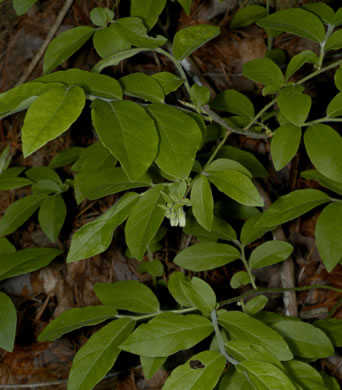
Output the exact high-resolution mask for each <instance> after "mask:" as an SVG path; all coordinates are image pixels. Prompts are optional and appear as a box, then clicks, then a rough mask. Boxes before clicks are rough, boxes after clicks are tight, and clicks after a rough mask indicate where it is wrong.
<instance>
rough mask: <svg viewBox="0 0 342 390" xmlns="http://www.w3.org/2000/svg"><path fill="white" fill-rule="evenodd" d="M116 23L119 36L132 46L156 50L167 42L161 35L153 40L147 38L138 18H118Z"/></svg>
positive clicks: (141, 22)
mask: <svg viewBox="0 0 342 390" xmlns="http://www.w3.org/2000/svg"><path fill="white" fill-rule="evenodd" d="M116 23H117V25H118V29H119V31H120V34H121V36H123V37H125V39H127V40H128V41H129V42H130V43H131V44H132V45H133V46H137V47H144V48H149V49H156V48H158V47H160V46H163V45H164V44H165V43H166V42H167V39H166V38H165V37H162V36H161V35H157V36H156V37H155V38H153V37H150V36H148V35H147V34H146V27H145V26H144V24H143V21H142V19H140V18H135V17H127V18H120V19H119V20H117V21H116Z"/></svg>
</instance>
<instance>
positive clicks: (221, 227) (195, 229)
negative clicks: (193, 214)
mask: <svg viewBox="0 0 342 390" xmlns="http://www.w3.org/2000/svg"><path fill="white" fill-rule="evenodd" d="M183 230H184V233H186V234H193V235H194V236H196V237H198V238H210V239H213V240H218V239H221V240H226V241H234V240H236V233H235V230H234V229H233V228H232V227H231V225H229V223H228V222H226V221H225V220H224V219H222V218H219V217H216V216H215V215H214V217H213V222H212V225H211V231H210V232H209V231H208V230H206V229H204V228H203V227H202V226H201V225H199V224H198V223H197V222H196V220H195V219H191V218H187V223H186V226H185V227H184V229H183Z"/></svg>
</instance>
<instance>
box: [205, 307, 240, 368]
mask: <svg viewBox="0 0 342 390" xmlns="http://www.w3.org/2000/svg"><path fill="white" fill-rule="evenodd" d="M211 322H212V324H213V326H214V330H215V335H216V339H217V344H218V347H219V350H220V352H221V355H222V356H224V357H225V358H226V360H227V361H228V362H229V363H231V364H233V365H234V366H236V365H237V364H238V361H236V360H235V359H233V358H232V357H231V356H230V355H228V353H227V352H226V349H225V348H224V341H223V338H222V334H221V331H220V328H219V326H218V322H217V313H216V309H214V310H213V311H212V312H211Z"/></svg>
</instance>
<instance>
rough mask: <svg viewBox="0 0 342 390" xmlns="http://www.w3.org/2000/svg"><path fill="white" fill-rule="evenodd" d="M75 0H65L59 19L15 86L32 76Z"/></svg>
mask: <svg viewBox="0 0 342 390" xmlns="http://www.w3.org/2000/svg"><path fill="white" fill-rule="evenodd" d="M73 1H74V0H66V1H65V4H64V6H63V7H62V9H61V10H60V12H59V14H58V16H57V19H56V21H55V23H54V25H53V26H52V27H51V29H50V31H49V34H48V35H47V37H46V39H45V41H44V43H43V44H42V46H41V48H40V49H39V51H38V52H37V54H36V55H35V56H34V57H33V58H32V61H31V63H30V65H29V66H28V67H27V69H26V71H25V72H24V74H23V75H22V76H21V78H20V79H19V81H18V82H17V83H16V85H15V86H17V85H20V84H22V83H25V81H26V80H27V79H28V78H29V77H30V75H31V73H32V72H33V70H34V69H35V67H36V66H37V64H38V62H39V61H40V59H41V58H42V56H43V54H44V52H45V50H46V48H47V47H48V46H49V43H50V42H51V40H52V39H53V37H54V35H55V34H56V32H57V31H58V29H59V27H60V25H61V24H62V22H63V20H64V18H65V15H66V14H67V13H68V11H69V9H70V7H71V5H72V3H73Z"/></svg>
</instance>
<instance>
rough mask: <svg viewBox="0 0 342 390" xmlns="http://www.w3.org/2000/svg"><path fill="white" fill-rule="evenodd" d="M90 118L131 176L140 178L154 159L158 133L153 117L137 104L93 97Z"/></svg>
mask: <svg viewBox="0 0 342 390" xmlns="http://www.w3.org/2000/svg"><path fill="white" fill-rule="evenodd" d="M92 120H93V123H94V126H95V129H96V132H97V133H98V135H99V137H100V140H101V142H102V143H103V144H104V145H105V146H106V147H107V148H108V149H109V151H110V152H111V153H112V154H113V155H114V156H115V157H116V158H117V159H118V160H119V161H120V163H121V165H122V168H123V169H124V171H125V173H126V174H127V176H128V177H129V178H130V180H132V181H134V180H136V179H138V178H140V177H141V176H142V175H143V174H144V173H145V172H146V171H147V169H148V168H149V166H150V165H151V163H152V162H153V160H154V158H155V156H156V154H157V149H158V136H157V132H156V128H155V125H154V122H153V120H152V118H151V117H150V116H149V115H148V114H147V113H146V111H145V110H144V109H143V108H142V107H140V106H139V105H138V104H136V103H133V102H130V101H127V100H122V101H117V102H110V103H108V102H104V101H102V100H99V99H97V100H95V101H94V103H93V105H92Z"/></svg>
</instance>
